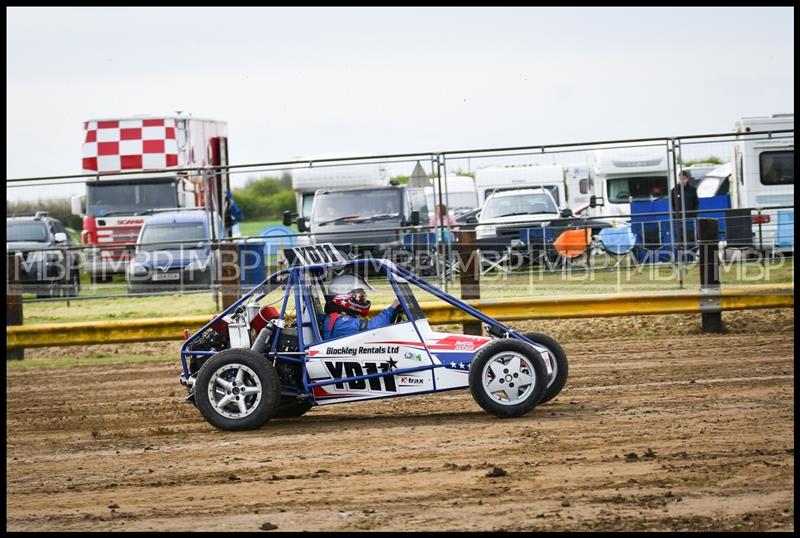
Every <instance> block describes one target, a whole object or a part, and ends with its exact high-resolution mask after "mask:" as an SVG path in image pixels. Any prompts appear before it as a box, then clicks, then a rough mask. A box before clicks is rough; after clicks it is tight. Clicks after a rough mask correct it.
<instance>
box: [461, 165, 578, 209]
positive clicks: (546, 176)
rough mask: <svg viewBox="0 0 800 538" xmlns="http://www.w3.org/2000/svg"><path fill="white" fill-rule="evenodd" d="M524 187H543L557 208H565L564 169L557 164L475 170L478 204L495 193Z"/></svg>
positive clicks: (489, 167)
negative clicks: (550, 195) (551, 196)
mask: <svg viewBox="0 0 800 538" xmlns="http://www.w3.org/2000/svg"><path fill="white" fill-rule="evenodd" d="M524 187H544V188H546V189H547V190H549V191H550V193H551V194H552V195H553V198H555V200H556V203H557V204H558V207H562V208H563V207H566V206H567V197H566V182H565V179H564V169H563V168H562V166H561V165H559V164H552V165H522V166H488V167H486V168H478V169H477V170H475V188H476V189H477V190H478V202H480V204H483V203H484V202H485V201H486V199H487V198H488V197H489V196H490V195H492V194H493V193H495V192H501V191H507V190H516V189H520V188H524Z"/></svg>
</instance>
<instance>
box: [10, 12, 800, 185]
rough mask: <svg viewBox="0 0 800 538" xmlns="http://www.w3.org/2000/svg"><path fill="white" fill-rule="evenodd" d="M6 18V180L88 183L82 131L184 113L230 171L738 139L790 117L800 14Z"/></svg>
mask: <svg viewBox="0 0 800 538" xmlns="http://www.w3.org/2000/svg"><path fill="white" fill-rule="evenodd" d="M6 13H7V82H6V85H7V98H6V99H7V101H6V108H7V117H8V119H7V123H6V132H7V138H6V148H7V155H8V160H7V167H6V174H7V177H9V178H11V177H14V178H16V177H31V176H41V175H58V174H78V173H81V172H82V170H81V144H82V142H83V133H82V122H83V121H84V120H86V119H89V118H102V117H126V116H131V115H136V114H147V115H162V114H173V113H174V112H175V111H176V110H183V111H186V112H190V113H191V114H192V115H193V116H196V117H203V118H214V119H220V120H225V121H227V123H228V135H229V153H230V161H231V163H233V164H244V163H253V162H265V161H278V160H287V159H294V158H296V157H298V156H301V155H315V154H322V153H332V152H338V153H344V154H363V155H368V154H381V153H405V152H416V151H445V150H457V149H472V148H482V147H501V146H523V145H536V144H553V143H567V142H581V141H592V140H605V139H619V138H636V137H651V136H652V137H655V136H677V135H682V134H698V133H712V132H729V131H730V130H731V129H732V128H733V125H734V122H735V121H736V119H737V118H739V117H742V116H752V115H769V114H774V113H781V112H794V22H793V20H794V9H793V8H788V7H787V8H586V7H579V8H474V7H470V8H317V7H314V8H197V9H190V8H106V9H101V8H86V9H81V8H7V12H6ZM240 179H242V180H243V179H244V177H240ZM78 192H82V189H81V188H80V187H79V186H72V187H59V188H54V187H51V188H49V189H47V190H44V189H30V188H26V189H7V194H8V196H9V197H11V198H18V197H20V196H22V195H24V196H26V197H36V196H40V195H42V193H45V194H46V195H49V196H67V195H69V194H74V193H78Z"/></svg>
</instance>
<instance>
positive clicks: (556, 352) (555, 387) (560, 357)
mask: <svg viewBox="0 0 800 538" xmlns="http://www.w3.org/2000/svg"><path fill="white" fill-rule="evenodd" d="M522 336H524V337H525V338H527V339H528V340H532V341H534V342H536V343H537V344H540V345H542V346H544V347H546V348H547V349H548V350H549V351H550V356H551V357H553V359H554V360H553V362H552V364H551V366H552V368H553V374H552V375H551V376H550V378H549V379H548V381H547V389H546V390H545V391H544V396H542V400H541V401H540V402H539V404H543V403H545V402H549V401H550V400H552V399H553V398H555V397H556V396H558V393H559V392H561V389H563V388H564V385H565V384H566V383H567V375H568V374H569V365H568V364H567V354H566V353H564V348H562V347H561V345H560V344H559V343H558V342H557V341H556V340H555V339H554V338H552V337H550V336H547V335H546V334H542V333H523V334H522Z"/></svg>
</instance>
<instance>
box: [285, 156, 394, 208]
mask: <svg viewBox="0 0 800 538" xmlns="http://www.w3.org/2000/svg"><path fill="white" fill-rule="evenodd" d="M351 155H352V154H351ZM337 156H340V155H331V154H329V155H324V156H323V155H318V156H315V157H303V158H301V159H298V160H310V161H313V160H314V159H323V158H326V159H330V158H335V157H337ZM325 164H326V163H321V164H319V165H317V166H312V167H308V168H296V169H293V170H292V171H291V175H292V190H294V193H295V201H296V204H297V213H298V215H299V216H300V217H304V218H306V219H310V218H311V208H312V206H313V203H314V193H315V192H317V190H319V189H349V188H359V187H388V186H389V182H390V177H389V173H388V171H387V169H386V166H385V165H384V164H380V163H369V164H362V165H350V164H348V165H346V166H325Z"/></svg>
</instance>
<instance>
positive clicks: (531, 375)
mask: <svg viewBox="0 0 800 538" xmlns="http://www.w3.org/2000/svg"><path fill="white" fill-rule="evenodd" d="M547 380H548V376H547V368H546V366H545V364H544V359H542V356H541V355H540V354H539V352H538V351H536V349H535V348H534V347H533V346H532V345H530V344H528V343H527V342H522V341H521V340H513V339H511V338H504V339H501V340H495V341H493V342H490V343H488V344H487V345H485V346H484V347H482V348H481V349H480V350H479V351H478V352H477V353H476V354H475V357H474V358H473V359H472V364H471V365H470V368H469V388H470V392H471V393H472V397H473V398H474V399H475V401H476V402H477V403H478V405H479V406H481V407H482V408H483V409H484V410H485V411H486V412H487V413H489V414H492V415H494V416H496V417H500V418H511V417H519V416H522V415H524V414H525V413H528V412H529V411H531V410H532V409H533V408H534V407H536V406H537V405H538V404H539V401H540V400H541V399H542V397H543V396H544V392H545V390H546V388H547Z"/></svg>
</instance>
